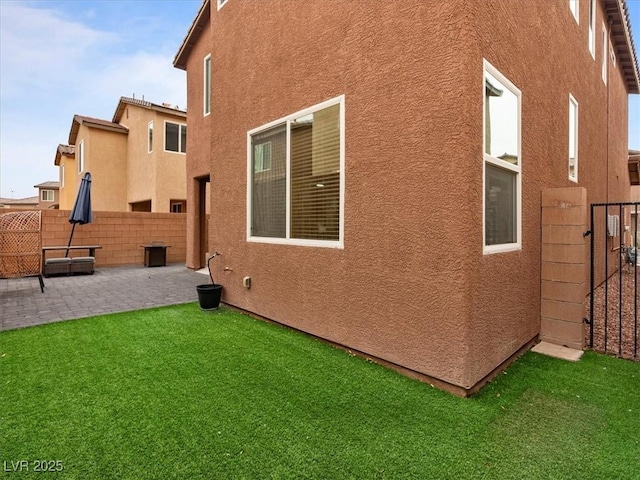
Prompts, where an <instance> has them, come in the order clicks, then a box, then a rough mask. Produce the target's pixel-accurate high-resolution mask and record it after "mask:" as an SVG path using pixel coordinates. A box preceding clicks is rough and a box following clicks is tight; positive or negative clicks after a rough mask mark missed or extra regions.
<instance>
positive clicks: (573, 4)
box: [569, 0, 580, 24]
mask: <svg viewBox="0 0 640 480" xmlns="http://www.w3.org/2000/svg"><path fill="white" fill-rule="evenodd" d="M579 8H580V0H569V9H570V10H571V13H572V14H573V18H575V19H576V22H577V23H578V24H580V10H579Z"/></svg>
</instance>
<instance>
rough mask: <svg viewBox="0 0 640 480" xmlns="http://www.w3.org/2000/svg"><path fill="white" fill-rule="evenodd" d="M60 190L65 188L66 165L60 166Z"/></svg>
mask: <svg viewBox="0 0 640 480" xmlns="http://www.w3.org/2000/svg"><path fill="white" fill-rule="evenodd" d="M60 188H64V163H61V164H60Z"/></svg>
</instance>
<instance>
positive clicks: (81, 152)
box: [76, 140, 84, 173]
mask: <svg viewBox="0 0 640 480" xmlns="http://www.w3.org/2000/svg"><path fill="white" fill-rule="evenodd" d="M76 156H77V157H78V173H82V172H83V171H84V140H80V143H79V144H78V152H77V154H76Z"/></svg>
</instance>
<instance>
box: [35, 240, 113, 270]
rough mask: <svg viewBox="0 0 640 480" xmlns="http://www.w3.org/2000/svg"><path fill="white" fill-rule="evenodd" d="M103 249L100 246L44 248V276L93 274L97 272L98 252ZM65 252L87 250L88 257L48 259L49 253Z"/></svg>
mask: <svg viewBox="0 0 640 480" xmlns="http://www.w3.org/2000/svg"><path fill="white" fill-rule="evenodd" d="M99 248H102V246H100V245H73V246H70V247H66V246H53V247H42V265H43V270H44V272H43V273H44V276H45V277H49V276H51V275H72V274H77V273H85V274H93V273H94V271H95V260H96V250H97V249H99ZM61 250H64V251H65V252H66V251H67V250H75V251H77V250H86V251H87V252H88V254H89V255H88V256H83V257H58V258H49V259H47V258H46V254H47V252H51V251H61Z"/></svg>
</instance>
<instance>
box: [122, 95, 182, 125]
mask: <svg viewBox="0 0 640 480" xmlns="http://www.w3.org/2000/svg"><path fill="white" fill-rule="evenodd" d="M127 105H137V106H138V107H142V108H148V109H149V110H155V111H157V112H162V113H167V114H169V115H175V116H177V117H181V118H186V117H187V112H186V110H181V109H180V108H179V107H178V106H177V105H175V106H173V105H171V104H170V103H163V104H162V105H158V104H157V103H151V102H148V101H146V100H144V99H143V100H140V99H138V98H130V97H120V101H119V102H118V106H117V107H116V111H115V113H114V114H113V122H115V123H117V122H119V121H120V120H121V119H122V114H123V113H124V109H125V107H126V106H127Z"/></svg>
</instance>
